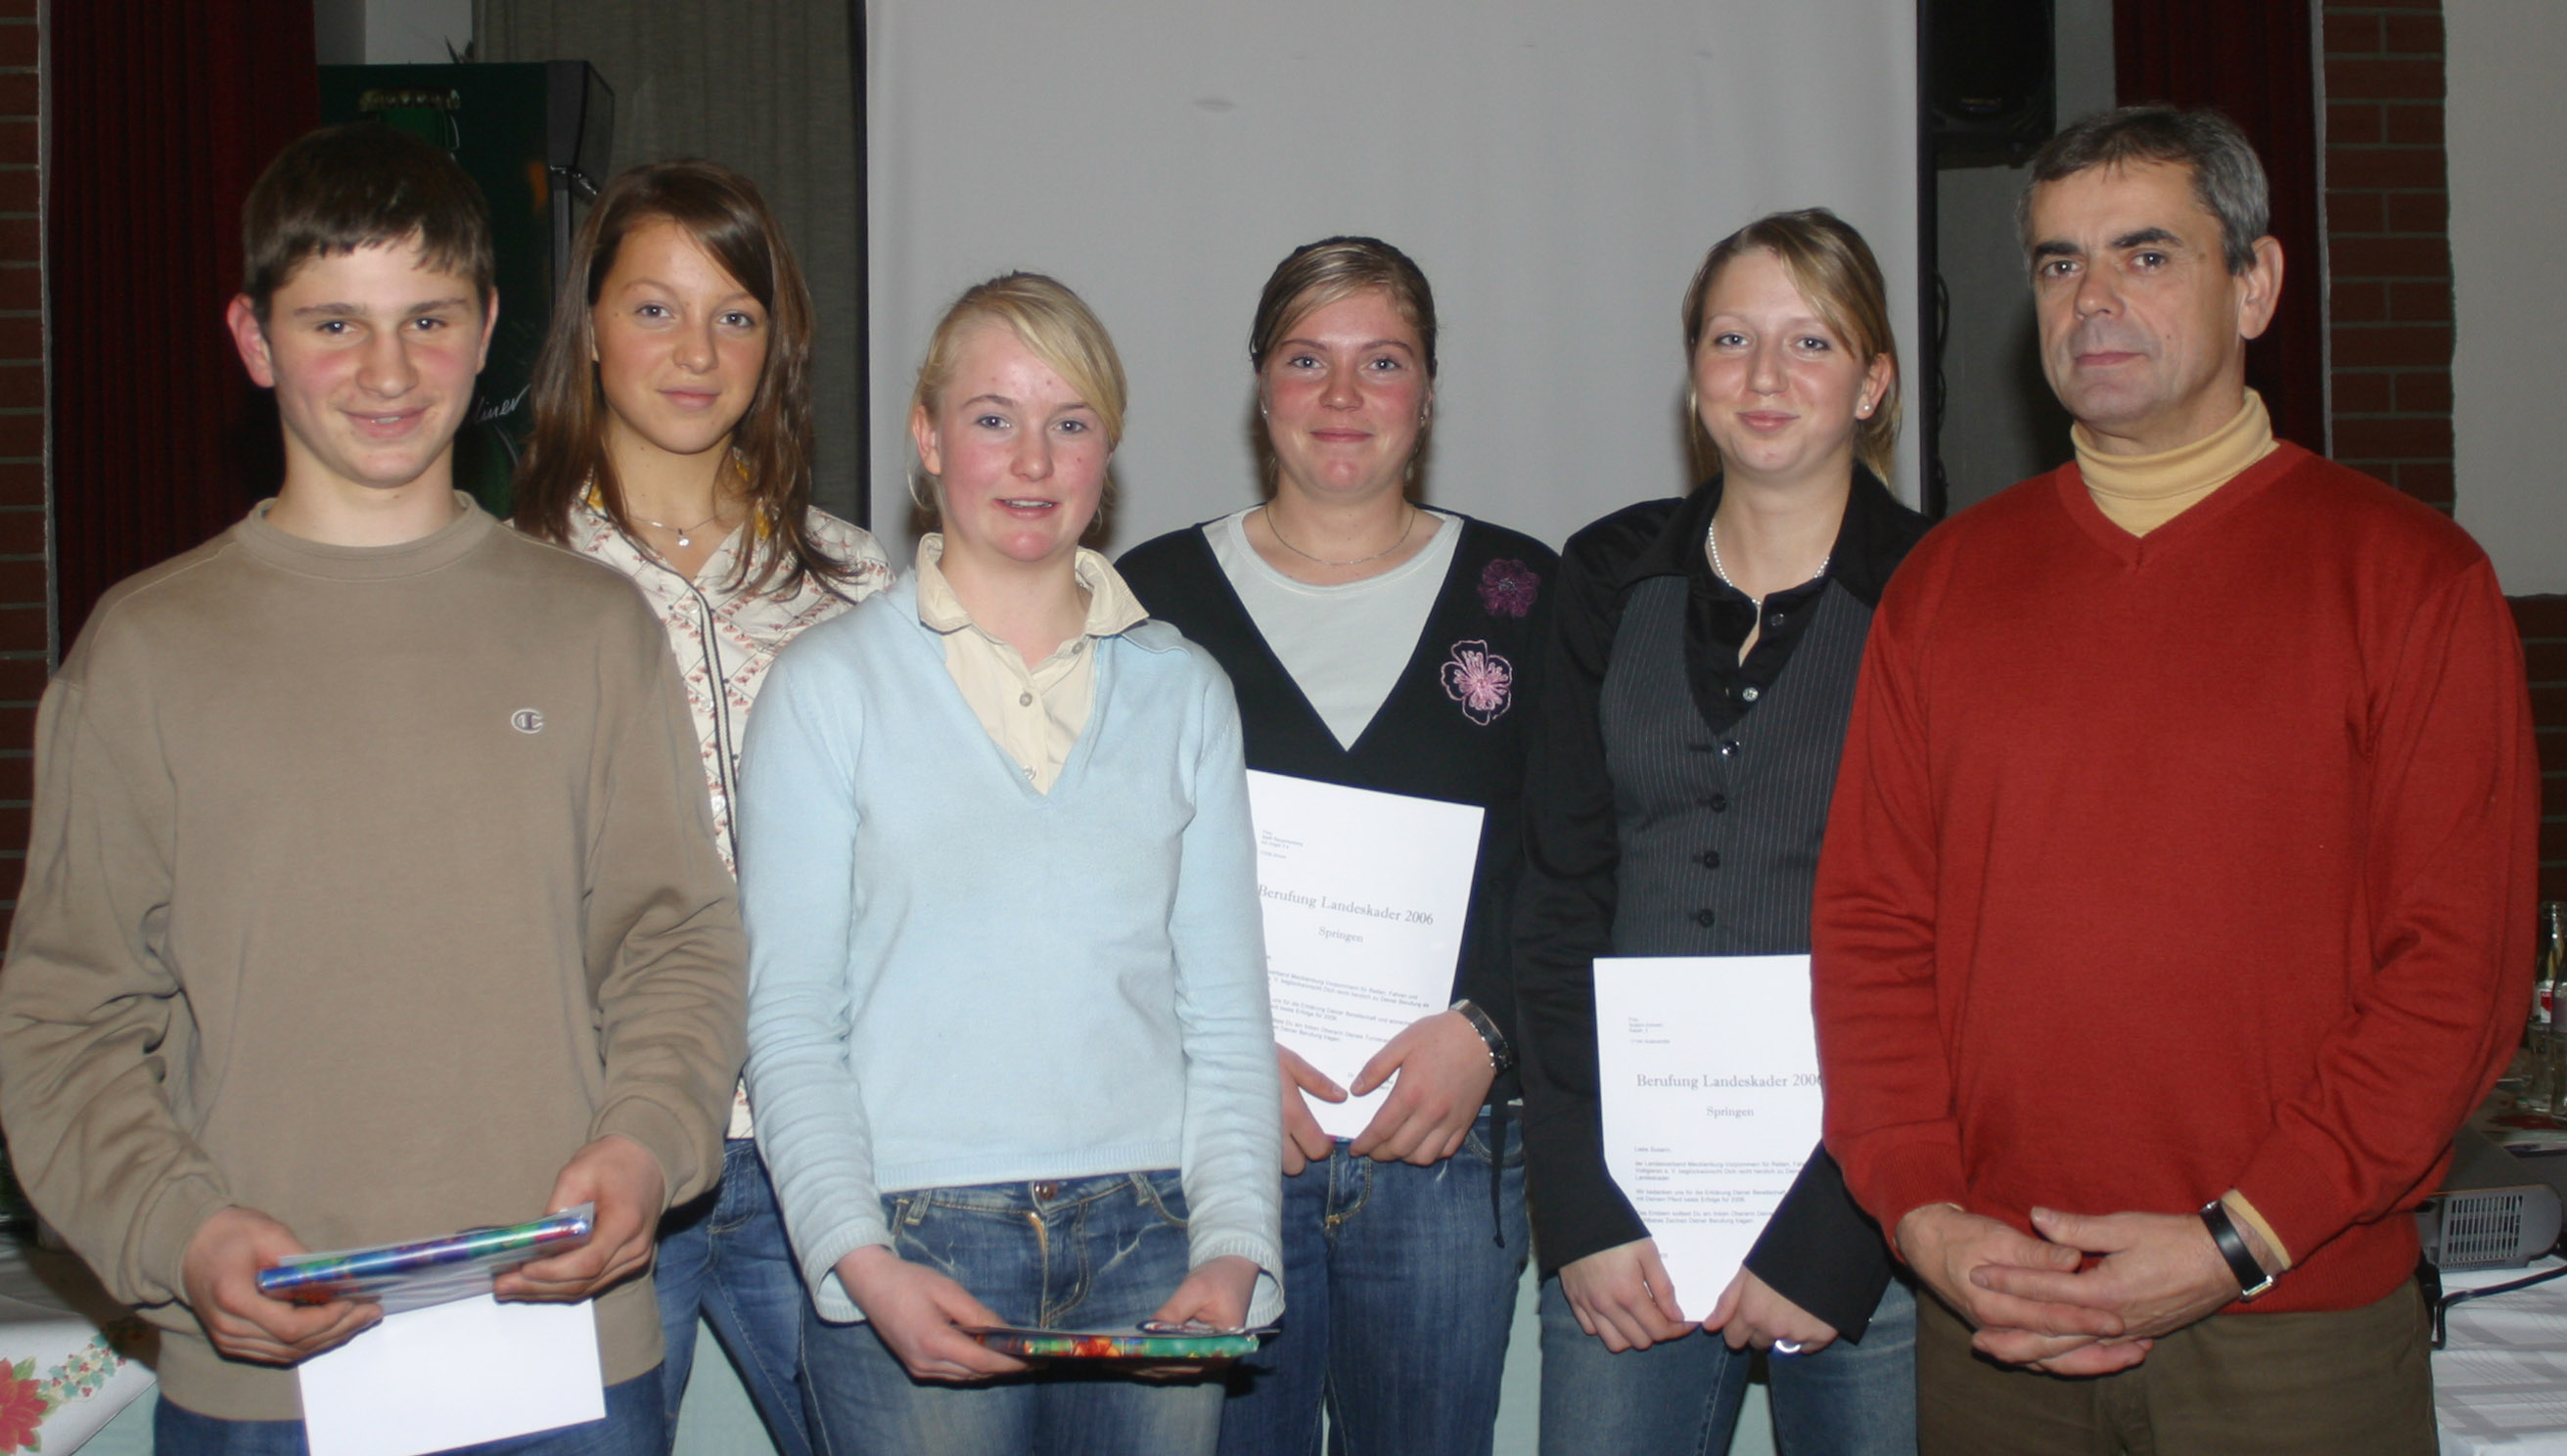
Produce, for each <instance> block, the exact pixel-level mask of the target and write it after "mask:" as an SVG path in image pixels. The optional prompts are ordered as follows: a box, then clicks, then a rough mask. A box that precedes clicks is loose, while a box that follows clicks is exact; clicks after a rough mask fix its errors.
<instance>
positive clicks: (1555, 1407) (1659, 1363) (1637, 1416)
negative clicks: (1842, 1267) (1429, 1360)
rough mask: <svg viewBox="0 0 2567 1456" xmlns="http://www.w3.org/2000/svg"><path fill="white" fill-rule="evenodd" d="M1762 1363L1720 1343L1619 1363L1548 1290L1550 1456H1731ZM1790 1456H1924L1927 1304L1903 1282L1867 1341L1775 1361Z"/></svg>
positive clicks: (1781, 1426)
mask: <svg viewBox="0 0 2567 1456" xmlns="http://www.w3.org/2000/svg"><path fill="white" fill-rule="evenodd" d="M1753 1363H1754V1358H1753V1356H1752V1355H1750V1354H1749V1352H1748V1351H1745V1350H1733V1349H1731V1348H1730V1347H1729V1346H1728V1345H1726V1344H1724V1343H1722V1342H1721V1339H1720V1336H1719V1335H1717V1334H1710V1333H1706V1332H1704V1331H1702V1330H1696V1331H1694V1332H1693V1333H1691V1334H1688V1335H1686V1336H1684V1337H1683V1338H1682V1339H1674V1340H1669V1341H1667V1342H1665V1343H1663V1344H1653V1345H1651V1346H1649V1347H1648V1348H1647V1349H1644V1350H1624V1351H1623V1352H1622V1353H1620V1354H1614V1353H1613V1352H1611V1351H1610V1350H1607V1349H1606V1348H1604V1342H1603V1341H1602V1340H1600V1339H1597V1338H1596V1337H1595V1336H1593V1335H1591V1334H1588V1333H1587V1332H1586V1331H1584V1330H1582V1329H1580V1328H1578V1327H1577V1313H1576V1311H1575V1310H1571V1309H1569V1297H1568V1296H1566V1295H1564V1294H1562V1293H1561V1292H1560V1281H1559V1280H1557V1279H1553V1280H1546V1281H1544V1283H1543V1287H1542V1453H1543V1456H1579V1453H1584V1452H1590V1451H1614V1452H1629V1453H1633V1456H1674V1453H1681V1456H1721V1453H1723V1452H1726V1451H1727V1450H1728V1449H1729V1438H1730V1435H1731V1433H1732V1432H1733V1431H1735V1430H1736V1428H1737V1425H1738V1407H1739V1403H1740V1402H1741V1401H1743V1400H1744V1399H1745V1398H1746V1395H1747V1372H1748V1367H1749V1366H1750V1365H1751V1364H1753ZM1766 1368H1767V1371H1768V1376H1767V1378H1768V1379H1769V1380H1770V1381H1771V1382H1772V1384H1771V1386H1770V1387H1769V1393H1770V1395H1771V1396H1772V1399H1773V1404H1774V1445H1775V1449H1776V1451H1778V1452H1779V1453H1780V1456H1915V1452H1916V1297H1915V1295H1914V1294H1912V1293H1911V1292H1910V1291H1909V1290H1908V1288H1907V1286H1906V1285H1905V1284H1903V1283H1900V1282H1899V1281H1896V1280H1892V1281H1891V1282H1890V1285H1889V1291H1888V1293H1886V1294H1884V1295H1882V1296H1881V1297H1880V1306H1879V1308H1878V1309H1876V1310H1873V1311H1872V1315H1871V1327H1870V1328H1868V1329H1866V1330H1864V1331H1863V1336H1862V1341H1861V1342H1860V1343H1859V1344H1856V1343H1852V1342H1849V1341H1846V1340H1842V1339H1841V1340H1838V1341H1837V1342H1836V1343H1834V1344H1831V1345H1829V1346H1828V1347H1827V1348H1825V1349H1823V1350H1820V1351H1819V1352H1818V1353H1816V1354H1806V1355H1781V1354H1778V1355H1773V1356H1771V1357H1769V1359H1768V1362H1767V1366H1766Z"/></svg>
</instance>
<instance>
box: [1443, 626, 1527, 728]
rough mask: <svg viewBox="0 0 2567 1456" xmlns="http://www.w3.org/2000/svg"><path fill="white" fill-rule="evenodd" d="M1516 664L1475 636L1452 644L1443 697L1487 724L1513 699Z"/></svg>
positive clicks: (1465, 714)
mask: <svg viewBox="0 0 2567 1456" xmlns="http://www.w3.org/2000/svg"><path fill="white" fill-rule="evenodd" d="M1515 687H1516V665H1515V664H1513V663H1511V662H1508V661H1507V660H1506V659H1505V658H1503V657H1500V656H1498V655H1497V654H1496V653H1494V652H1491V651H1489V645H1488V644H1487V643H1485V642H1481V641H1479V640H1477V639H1473V640H1471V641H1469V642H1457V643H1454V644H1453V656H1452V658H1451V659H1450V660H1449V661H1447V662H1446V663H1445V664H1444V696H1445V697H1447V698H1450V699H1452V700H1453V701H1454V702H1456V703H1459V704H1461V705H1462V713H1463V716H1464V717H1466V718H1468V719H1470V720H1471V722H1473V723H1476V724H1478V725H1480V726H1481V727H1482V728H1486V727H1488V726H1489V725H1490V724H1491V723H1494V722H1496V721H1497V718H1498V715H1500V714H1502V713H1505V712H1506V711H1507V705H1508V704H1509V703H1510V702H1512V701H1514V698H1515Z"/></svg>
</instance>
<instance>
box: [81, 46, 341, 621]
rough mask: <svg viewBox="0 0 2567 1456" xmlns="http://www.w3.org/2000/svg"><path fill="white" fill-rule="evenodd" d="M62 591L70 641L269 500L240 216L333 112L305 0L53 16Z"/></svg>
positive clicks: (271, 466) (269, 428) (270, 454)
mask: <svg viewBox="0 0 2567 1456" xmlns="http://www.w3.org/2000/svg"><path fill="white" fill-rule="evenodd" d="M52 27H53V34H52V37H51V43H52V47H53V58H52V65H53V94H54V125H53V129H52V140H53V150H52V155H51V156H50V158H49V159H48V166H47V177H48V180H49V182H50V184H51V205H50V208H49V210H48V215H47V221H46V229H47V232H46V241H47V250H48V254H49V261H50V263H51V265H52V279H51V285H52V289H51V298H52V307H53V373H54V502H55V506H54V509H55V522H54V531H55V536H54V540H55V553H56V554H55V562H56V567H55V571H56V575H55V582H56V588H57V591H58V592H59V604H60V611H61V613H62V617H61V622H62V641H63V643H64V644H65V646H66V647H68V646H69V645H70V643H71V641H72V640H73V637H74V636H75V634H77V633H78V632H79V631H80V628H81V624H82V623H83V622H85V621H87V620H88V618H89V612H90V608H91V607H92V606H93V605H94V604H96V602H97V601H98V597H99V594H100V593H101V592H103V591H105V590H106V589H107V588H108V587H110V586H113V585H115V584H116V582H117V581H118V580H120V579H121V578H123V577H126V576H129V575H131V574H133V573H134V572H136V571H138V570H141V569H142V568H143V567H145V566H148V565H150V564H151V563H153V562H155V561H159V560H161V559H163V558H165V557H168V556H171V555H174V554H176V553H177V552H180V551H183V550H185V549H187V548H188V547H190V546H193V545H195V544H196V543H198V542H200V541H202V540H204V539H205V538H206V537H208V536H211V535H213V534H214V533H215V532H217V531H220V530H221V529H223V528H224V527H225V526H227V525H229V524H230V523H231V522H232V521H234V520H236V519H238V518H239V516H240V514H241V512H242V511H243V510H244V509H245V508H247V506H248V505H249V504H250V502H252V501H254V500H256V499H258V498H259V497H260V496H261V495H265V494H269V493H272V492H273V491H274V490H275V488H276V482H277V480H278V478H279V477H280V473H281V470H282V454H281V449H280V446H279V444H278V437H277V429H276V414H275V409H274V407H273V406H272V405H271V404H270V403H269V402H268V400H267V398H266V397H265V395H264V394H262V393H261V392H260V391H258V390H256V389H253V388H252V387H251V386H250V383H249V380H248V377H247V376H246V375H244V374H242V373H241V367H240V362H239V359H238V357H237V355H236V354H235V353H234V351H233V349H232V346H231V342H230V338H229V336H228V335H226V334H225V332H224V330H223V327H222V315H223V305H224V303H225V301H226V300H228V299H229V298H230V297H231V296H232V295H233V294H234V293H237V292H238V291H239V290H240V276H241V247H240V207H241V199H242V198H243V197H244V196H245V195H247V193H248V191H249V187H250V183H252V182H253V181H255V180H257V178H258V173H259V170H260V168H262V167H264V166H265V165H266V164H267V160H268V158H269V157H271V156H273V155H274V154H275V153H276V151H277V149H278V148H279V147H281V146H284V145H285V144H286V143H287V142H290V141H292V140H293V139H294V138H296V137H298V136H301V135H302V134H303V133H305V132H307V131H310V130H311V129H312V128H313V127H314V126H315V125H316V124H317V123H318V120H319V117H320V110H321V103H320V94H319V76H318V72H317V71H316V69H315V67H314V63H313V56H312V6H311V4H310V3H309V0H77V3H71V4H63V3H57V4H56V5H54V7H53V10H52Z"/></svg>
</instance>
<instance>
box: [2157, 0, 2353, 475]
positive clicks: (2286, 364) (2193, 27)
mask: <svg viewBox="0 0 2567 1456" xmlns="http://www.w3.org/2000/svg"><path fill="white" fill-rule="evenodd" d="M2113 47H2114V63H2115V64H2114V70H2115V73H2116V74H2115V78H2114V79H2115V81H2116V83H2117V86H2118V89H2119V91H2120V93H2121V100H2122V102H2123V104H2124V105H2132V104H2136V103H2139V102H2150V101H2168V102H2174V103H2176V104H2178V105H2181V106H2211V107H2217V108H2219V109H2220V110H2221V111H2223V112H2226V113H2227V114H2228V116H2229V117H2230V118H2231V119H2232V120H2234V121H2235V122H2236V123H2237V125H2238V126H2240V127H2243V128H2244V129H2245V130H2246V135H2247V136H2248V137H2250V138H2252V139H2253V140H2254V143H2255V149H2256V150H2257V151H2258V152H2260V153H2261V154H2262V155H2263V158H2264V170H2265V172H2266V173H2267V174H2268V175H2269V176H2270V177H2271V179H2272V183H2273V236H2274V237H2276V238H2278V239H2280V241H2281V244H2282V259H2283V267H2284V271H2283V282H2282V305H2281V310H2280V312H2279V313H2277V314H2276V315H2275V316H2274V319H2273V327H2272V328H2271V329H2269V330H2268V331H2266V333H2265V335H2264V337H2263V338H2261V339H2259V340H2257V341H2256V342H2255V343H2254V345H2253V346H2251V347H2250V348H2249V349H2248V350H2247V351H2246V381H2247V383H2248V384H2251V385H2253V386H2254V387H2255V388H2256V389H2257V390H2258V391H2260V392H2262V394H2263V396H2264V403H2265V404H2266V405H2267V406H2269V407H2270V408H2271V410H2272V412H2273V430H2274V433H2275V434H2277V435H2280V436H2281V437H2283V438H2285V439H2290V440H2295V441H2297V442H2299V443H2301V444H2305V445H2307V446H2309V447H2310V448H2311V449H2319V448H2323V447H2324V445H2325V443H2326V428H2327V426H2326V371H2325V367H2324V365H2325V344H2324V340H2325V335H2324V333H2323V330H2324V329H2325V327H2326V309H2325V298H2326V289H2325V286H2324V283H2323V281H2322V280H2323V278H2324V276H2325V272H2324V270H2325V259H2324V257H2323V256H2322V255H2321V254H2320V252H2319V249H2318V205H2319V202H2318V135H2319V134H2318V116H2317V84H2316V80H2315V75H2314V73H2315V69H2316V65H2317V52H2316V49H2315V45H2314V40H2313V38H2312V36H2311V35H2310V32H2309V7H2308V6H2307V5H2306V4H2301V3H2292V4H2281V5H2266V4H2241V3H2239V0H2114V5H2113Z"/></svg>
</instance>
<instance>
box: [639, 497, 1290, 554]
mask: <svg viewBox="0 0 2567 1456" xmlns="http://www.w3.org/2000/svg"><path fill="white" fill-rule="evenodd" d="M719 519H721V510H720V508H719V507H718V506H716V507H715V508H714V510H713V514H712V515H709V516H706V517H705V518H704V519H703V520H700V521H698V522H696V523H695V524H694V525H691V526H673V525H671V524H669V523H668V522H667V521H655V520H653V519H651V518H650V517H649V516H647V515H646V516H644V517H642V524H644V525H646V526H658V527H659V528H660V529H661V530H664V531H675V532H676V533H677V536H678V544H679V545H681V546H692V545H694V544H696V543H695V542H694V541H693V540H691V539H689V537H690V536H691V534H692V533H694V532H696V531H701V530H703V529H704V528H705V527H707V526H709V525H712V524H713V522H714V521H716V520H719ZM1279 539H1280V538H1279Z"/></svg>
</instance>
